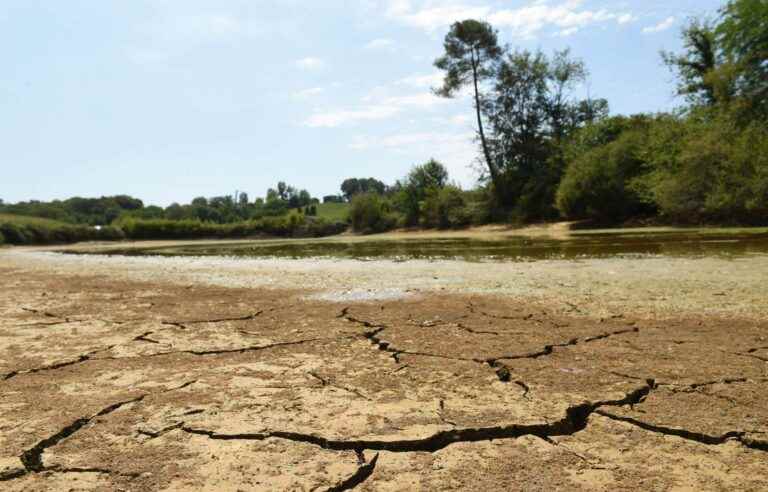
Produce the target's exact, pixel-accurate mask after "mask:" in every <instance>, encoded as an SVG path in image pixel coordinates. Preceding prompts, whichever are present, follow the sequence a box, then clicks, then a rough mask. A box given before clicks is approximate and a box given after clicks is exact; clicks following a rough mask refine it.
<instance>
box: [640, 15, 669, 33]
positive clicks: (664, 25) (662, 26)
mask: <svg viewBox="0 0 768 492" xmlns="http://www.w3.org/2000/svg"><path fill="white" fill-rule="evenodd" d="M673 25H675V18H674V17H667V18H666V19H664V20H663V21H661V22H659V23H658V24H655V25H653V26H648V27H644V28H643V34H654V33H657V32H662V31H666V30H667V29H669V28H670V27H672V26H673Z"/></svg>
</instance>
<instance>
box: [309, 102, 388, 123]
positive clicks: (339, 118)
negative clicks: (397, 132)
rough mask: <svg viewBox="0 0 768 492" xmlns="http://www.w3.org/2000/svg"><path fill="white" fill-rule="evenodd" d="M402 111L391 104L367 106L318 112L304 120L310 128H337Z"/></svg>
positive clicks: (381, 118)
mask: <svg viewBox="0 0 768 492" xmlns="http://www.w3.org/2000/svg"><path fill="white" fill-rule="evenodd" d="M399 112H400V108H395V107H391V106H367V107H364V108H360V109H352V110H333V111H327V112H318V113H315V114H313V115H311V116H310V117H309V118H307V119H306V121H304V125H305V126H308V127H310V128H336V127H338V126H342V125H345V124H350V123H357V122H360V121H372V120H383V119H386V118H390V117H392V116H394V115H396V114H397V113H399Z"/></svg>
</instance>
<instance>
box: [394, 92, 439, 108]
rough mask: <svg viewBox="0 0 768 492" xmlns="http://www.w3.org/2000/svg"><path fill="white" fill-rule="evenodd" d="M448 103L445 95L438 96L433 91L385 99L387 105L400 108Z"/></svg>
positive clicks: (427, 106)
mask: <svg viewBox="0 0 768 492" xmlns="http://www.w3.org/2000/svg"><path fill="white" fill-rule="evenodd" d="M446 103H448V99H446V98H444V97H438V96H436V95H434V94H432V93H431V92H422V93H419V94H410V95H407V96H393V97H388V98H386V99H385V100H384V101H383V104H385V105H387V106H395V107H400V108H404V107H408V106H415V107H420V108H429V107H432V106H439V105H441V104H446Z"/></svg>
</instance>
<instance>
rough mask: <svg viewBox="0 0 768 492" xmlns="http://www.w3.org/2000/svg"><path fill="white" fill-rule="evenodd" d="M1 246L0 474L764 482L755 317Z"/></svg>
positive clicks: (69, 479)
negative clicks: (615, 308) (119, 268)
mask: <svg viewBox="0 0 768 492" xmlns="http://www.w3.org/2000/svg"><path fill="white" fill-rule="evenodd" d="M15 265H16V266H14V267H13V268H11V267H10V266H8V265H6V266H2V265H0V276H1V277H0V278H2V279H3V281H2V283H0V315H1V317H0V341H1V342H2V343H0V488H2V489H3V490H10V491H15V490H131V491H145V490H146V491H149V490H232V491H235V490H345V489H351V488H353V487H355V486H356V487H358V488H359V489H360V490H398V491H399V490H406V489H408V490H467V489H471V490H484V489H488V490H553V489H560V490H616V489H624V490H702V489H705V490H765V487H766V481H765V480H766V478H765V477H766V476H768V454H766V453H767V452H768V406H767V405H766V404H765V399H764V395H765V392H766V390H767V389H768V333H767V332H766V328H768V323H766V322H765V321H764V320H762V319H761V318H759V317H744V318H737V317H734V316H728V317H723V316H720V317H718V316H697V315H695V314H691V313H684V314H683V315H681V316H679V317H677V318H673V317H668V318H660V317H655V318H650V317H639V316H637V315H633V314H632V313H621V314H616V315H614V316H612V317H610V318H603V319H601V318H598V317H594V316H585V315H584V313H578V314H577V313H573V314H570V315H569V314H568V313H562V312H561V310H558V309H555V308H553V307H552V306H548V305H547V304H546V303H545V302H542V301H538V302H532V301H531V300H529V299H524V298H511V297H508V296H507V297H501V296H491V295H480V294H476V295H473V294H468V293H456V292H454V293H436V292H432V293H426V294H424V295H422V296H419V297H415V298H407V299H400V300H391V301H386V302H381V301H378V302H367V303H351V304H348V305H346V304H341V305H340V304H338V303H328V302H322V301H313V300H310V299H308V297H307V295H306V291H303V290H276V289H265V288H225V287H220V286H209V285H208V286H207V285H201V284H192V285H180V284H178V283H167V282H162V281H154V282H153V281H136V280H128V279H124V278H122V279H121V278H116V277H112V276H110V275H107V274H100V275H91V276H87V275H78V276H73V275H70V274H67V273H56V272H44V271H40V270H39V269H32V268H30V269H24V268H22V267H20V266H19V264H15Z"/></svg>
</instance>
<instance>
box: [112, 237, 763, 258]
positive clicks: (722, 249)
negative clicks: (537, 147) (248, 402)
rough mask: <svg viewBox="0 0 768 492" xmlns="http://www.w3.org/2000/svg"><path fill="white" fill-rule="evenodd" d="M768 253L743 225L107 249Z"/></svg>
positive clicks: (331, 254)
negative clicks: (561, 236)
mask: <svg viewBox="0 0 768 492" xmlns="http://www.w3.org/2000/svg"><path fill="white" fill-rule="evenodd" d="M766 253H768V232H766V231H765V230H760V231H759V232H758V231H753V232H749V231H745V230H743V229H734V230H731V231H729V230H727V229H720V230H716V232H713V231H712V230H709V231H707V230H705V229H704V230H697V229H691V230H682V231H681V230H672V231H665V232H658V231H654V232H652V233H648V232H641V231H631V232H630V231H625V232H622V231H620V230H619V231H616V232H613V231H611V232H580V233H575V234H572V235H570V236H568V237H567V238H566V239H556V238H550V237H523V236H507V237H500V238H498V239H470V238H456V237H452V238H439V239H424V238H412V239H374V238H371V239H370V240H359V239H358V238H356V239H354V240H346V241H345V240H336V239H332V240H315V241H312V240H294V241H290V240H288V241H254V242H249V243H239V244H230V245H211V244H207V245H199V246H198V245H188V246H181V247H179V246H177V247H170V248H157V249H143V250H142V249H138V250H137V249H124V250H114V249H113V250H110V251H109V252H108V254H127V255H171V256H237V257H250V258H352V259H358V260H375V259H388V260H394V261H407V260H412V259H427V260H443V259H459V260H465V261H535V260H542V259H584V258H609V257H622V256H629V257H632V256H646V255H661V256H675V257H701V256H725V257H738V256H745V255H750V254H766Z"/></svg>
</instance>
